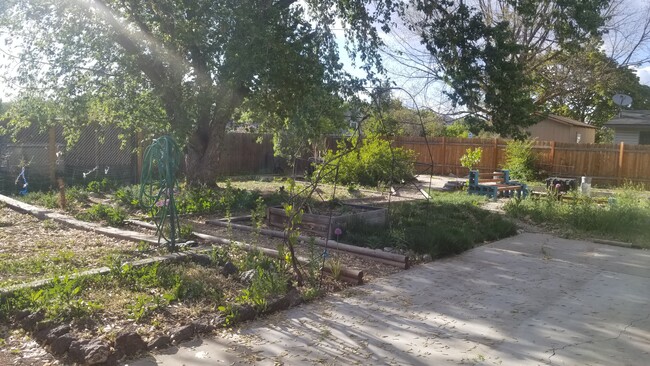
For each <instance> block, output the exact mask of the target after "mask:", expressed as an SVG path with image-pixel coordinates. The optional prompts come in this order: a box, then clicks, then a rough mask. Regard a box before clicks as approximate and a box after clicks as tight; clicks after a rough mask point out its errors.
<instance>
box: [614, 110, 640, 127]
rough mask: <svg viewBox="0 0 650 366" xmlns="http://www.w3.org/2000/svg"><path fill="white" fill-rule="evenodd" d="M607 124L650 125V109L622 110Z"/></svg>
mask: <svg viewBox="0 0 650 366" xmlns="http://www.w3.org/2000/svg"><path fill="white" fill-rule="evenodd" d="M605 126H650V111H642V110H636V111H621V113H620V114H619V115H618V116H616V117H614V118H613V119H611V120H610V121H609V122H607V123H605Z"/></svg>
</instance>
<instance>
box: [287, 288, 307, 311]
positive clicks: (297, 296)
mask: <svg viewBox="0 0 650 366" xmlns="http://www.w3.org/2000/svg"><path fill="white" fill-rule="evenodd" d="M286 297H287V298H288V299H289V307H290V308H292V307H294V306H297V305H300V304H302V302H303V298H302V294H301V293H300V291H298V289H297V288H293V287H292V288H291V290H289V292H287V295H286Z"/></svg>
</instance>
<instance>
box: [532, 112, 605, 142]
mask: <svg viewBox="0 0 650 366" xmlns="http://www.w3.org/2000/svg"><path fill="white" fill-rule="evenodd" d="M526 130H527V131H528V132H529V133H530V137H531V138H537V139H538V140H540V141H556V142H571V143H579V144H593V143H595V142H596V127H594V126H592V125H588V124H586V123H584V122H580V121H576V120H574V119H571V118H568V117H561V116H556V115H554V114H549V115H548V116H547V117H546V118H545V119H544V120H542V121H540V122H538V123H537V124H534V125H532V126H530V127H528V128H527V129H526Z"/></svg>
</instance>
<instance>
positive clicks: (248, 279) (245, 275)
mask: <svg viewBox="0 0 650 366" xmlns="http://www.w3.org/2000/svg"><path fill="white" fill-rule="evenodd" d="M256 274H257V270H254V269H249V270H248V271H246V272H242V273H241V274H240V275H239V281H241V282H243V283H245V284H247V285H250V284H251V283H252V282H253V279H254V278H255V275H256Z"/></svg>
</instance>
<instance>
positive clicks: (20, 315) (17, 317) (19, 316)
mask: <svg viewBox="0 0 650 366" xmlns="http://www.w3.org/2000/svg"><path fill="white" fill-rule="evenodd" d="M31 313H32V312H31V311H29V309H23V310H20V311H19V312H17V313H16V315H14V320H15V321H16V322H20V321H21V320H23V319H25V318H26V317H27V316H28V315H29V314H31Z"/></svg>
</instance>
